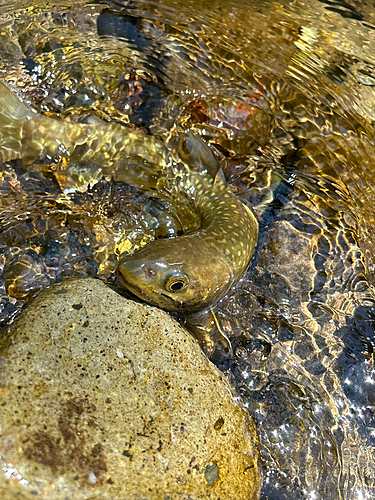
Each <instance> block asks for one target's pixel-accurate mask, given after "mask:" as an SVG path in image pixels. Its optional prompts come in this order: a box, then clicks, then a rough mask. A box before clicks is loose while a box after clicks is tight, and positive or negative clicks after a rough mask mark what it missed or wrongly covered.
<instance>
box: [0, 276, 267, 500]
mask: <svg viewBox="0 0 375 500" xmlns="http://www.w3.org/2000/svg"><path fill="white" fill-rule="evenodd" d="M0 354H1V357H0V359H1V365H2V374H1V378H0V398H1V408H2V409H1V412H0V429H1V434H0V457H1V459H0V461H1V468H2V469H3V471H5V473H4V472H3V473H2V475H1V476H0V496H1V498H2V499H3V500H21V499H22V500H25V499H34V498H35V495H37V498H40V499H48V500H60V499H61V500H63V499H64V500H67V499H74V500H86V499H87V500H88V499H90V500H91V499H95V498H100V499H103V500H107V499H108V500H112V499H113V500H114V499H116V500H117V499H120V498H124V499H125V498H126V499H127V500H132V499H134V500H135V499H140V498H142V499H150V500H154V499H155V500H156V499H163V500H164V499H165V498H169V499H171V500H172V499H191V500H193V499H196V500H198V499H200V500H203V499H207V500H209V499H212V500H213V499H215V500H216V499H218V498H220V499H223V500H224V499H225V500H230V499H233V500H234V499H236V500H241V499H244V500H245V499H246V500H251V499H254V500H255V499H258V498H259V491H260V482H261V481H260V474H259V469H258V451H257V444H256V442H257V438H256V432H255V428H254V424H253V422H252V420H251V418H250V417H249V416H248V414H247V412H246V411H245V410H244V409H243V408H241V407H240V406H239V405H237V403H236V402H235V400H234V395H233V393H232V390H231V388H230V386H229V385H228V383H227V382H226V381H225V380H224V379H223V377H222V375H221V374H220V372H219V370H217V369H216V368H215V367H214V366H213V365H212V364H211V363H210V362H209V361H208V360H207V359H206V358H205V356H204V355H203V354H202V352H201V351H200V348H199V346H198V343H197V342H196V341H195V340H194V339H193V338H192V337H191V336H190V335H189V334H188V333H187V332H186V331H185V330H183V329H182V328H181V327H180V326H179V325H178V324H177V323H176V322H175V321H174V320H173V319H172V318H170V317H169V316H168V315H167V314H166V313H164V312H163V311H160V310H156V309H153V308H151V307H149V306H143V305H140V304H136V303H134V302H131V301H129V300H127V299H125V298H123V297H121V296H119V295H118V294H116V293H115V292H114V291H113V290H111V289H109V288H108V287H106V286H105V285H104V284H103V283H102V282H101V281H99V280H94V279H80V280H71V281H66V282H64V283H62V284H59V285H55V286H53V287H51V288H49V289H48V290H46V291H45V292H43V293H41V294H40V295H39V296H38V297H37V298H36V300H35V301H34V302H33V303H32V304H31V305H30V306H29V308H28V310H26V312H25V313H24V315H23V316H21V317H20V319H19V320H18V322H17V323H16V324H15V326H13V327H12V328H11V329H10V330H9V331H8V333H7V334H6V335H5V336H4V337H3V339H2V341H1V349H0Z"/></svg>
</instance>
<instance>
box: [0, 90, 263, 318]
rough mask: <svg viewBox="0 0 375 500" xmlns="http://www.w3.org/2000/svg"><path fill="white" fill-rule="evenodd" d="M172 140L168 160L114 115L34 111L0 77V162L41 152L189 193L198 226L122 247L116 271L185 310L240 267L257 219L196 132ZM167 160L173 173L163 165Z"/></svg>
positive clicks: (133, 287)
mask: <svg viewBox="0 0 375 500" xmlns="http://www.w3.org/2000/svg"><path fill="white" fill-rule="evenodd" d="M177 144H178V145H179V148H178V151H177V153H176V154H177V157H178V158H177V161H172V162H168V155H167V149H166V147H165V145H164V144H163V143H162V142H161V141H159V140H158V139H156V138H154V137H152V136H146V135H144V134H143V133H142V132H141V131H138V130H134V129H131V128H127V127H124V126H122V125H120V124H117V123H113V124H108V123H105V122H101V123H95V124H83V123H72V122H68V121H63V120H57V119H52V118H48V117H45V116H42V115H39V114H37V113H35V112H34V111H32V110H31V109H30V108H29V107H28V106H27V105H26V104H25V103H23V102H22V101H21V100H19V99H18V97H17V96H16V95H15V94H14V93H13V92H12V91H11V90H10V89H9V88H8V87H7V86H6V85H4V84H2V83H0V161H1V162H5V161H8V160H11V159H17V158H18V159H22V160H23V162H24V163H25V164H28V163H32V162H34V161H35V160H36V159H38V158H43V157H46V156H49V157H51V158H52V157H61V156H62V157H66V158H68V159H70V160H73V161H80V162H82V161H91V162H93V163H94V164H96V165H98V166H99V167H100V168H101V169H102V172H103V174H106V175H107V174H111V175H112V176H113V178H114V180H118V181H125V182H127V183H129V184H133V185H135V186H136V187H140V188H142V189H144V190H147V191H151V192H152V193H153V194H154V195H155V196H160V197H163V198H167V199H168V197H169V198H170V196H171V193H172V191H173V188H172V184H174V186H175V187H176V186H177V192H178V193H179V194H180V195H181V197H179V198H178V199H175V200H174V202H176V201H177V202H178V201H179V200H180V199H182V200H184V199H188V200H189V204H190V205H191V207H192V208H193V209H194V211H195V212H196V213H197V215H198V220H199V228H198V229H196V230H194V231H192V232H189V231H187V233H186V234H184V235H182V236H179V237H176V238H168V239H160V240H155V241H153V242H151V243H149V244H148V245H146V246H145V247H143V248H141V249H140V250H138V251H136V252H135V253H134V254H131V255H128V254H123V255H122V256H121V257H120V261H119V266H118V276H119V280H120V282H121V283H122V284H123V285H124V286H125V287H127V288H128V289H129V290H130V291H131V292H133V293H134V294H135V295H137V296H138V297H140V298H142V299H144V300H145V301H147V302H149V303H150V304H153V305H157V306H159V307H162V308H163V309H166V310H169V311H179V312H191V311H198V310H201V309H204V308H205V307H207V306H209V305H211V304H213V303H214V302H215V301H216V300H218V299H219V298H220V297H221V296H223V295H224V294H225V293H226V292H227V291H228V289H229V288H230V287H231V286H232V285H233V284H234V283H235V282H236V281H237V280H238V278H239V277H240V276H241V275H242V274H243V272H244V271H245V269H246V267H247V266H248V264H249V262H250V260H251V258H252V256H253V253H254V249H255V246H256V243H257V238H258V223H257V220H256V218H255V216H254V214H253V213H252V212H251V211H250V210H249V209H248V208H247V207H245V205H243V204H242V203H241V202H240V201H239V200H238V199H237V198H236V196H235V195H234V194H233V193H232V192H231V191H230V189H229V188H228V186H227V185H226V183H225V181H224V180H223V179H222V177H221V175H220V174H221V171H220V169H219V168H218V164H217V162H216V160H215V157H214V155H213V153H212V151H211V150H210V148H209V147H208V146H207V145H206V144H205V143H204V141H203V140H201V139H199V138H198V137H196V136H194V135H193V134H191V133H187V134H182V140H180V141H177ZM184 159H185V160H186V161H188V162H189V163H190V164H187V163H185V161H184ZM168 164H169V167H168ZM171 165H175V167H174V168H175V172H176V176H175V178H173V179H171V176H170V174H169V178H168V173H167V171H168V168H169V169H172V166H171ZM176 165H177V166H176ZM181 210H182V211H184V210H185V207H181Z"/></svg>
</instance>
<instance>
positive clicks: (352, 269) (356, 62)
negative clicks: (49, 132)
mask: <svg viewBox="0 0 375 500" xmlns="http://www.w3.org/2000/svg"><path fill="white" fill-rule="evenodd" d="M0 80H3V81H5V82H7V83H8V84H10V85H13V86H14V87H15V88H16V89H17V92H18V95H19V96H20V97H21V98H22V99H24V100H25V101H26V102H28V103H29V104H30V105H31V106H32V107H33V109H35V110H36V111H38V112H40V113H42V114H45V115H47V116H51V117H56V118H60V119H67V120H72V121H84V122H85V121H88V120H93V119H96V118H100V119H102V120H109V121H117V122H120V123H123V124H127V125H128V126H132V127H137V128H140V129H142V130H144V131H145V133H147V134H153V135H155V136H157V137H158V138H160V139H162V140H163V141H166V140H167V138H168V137H169V134H170V132H171V130H174V129H176V128H179V127H180V128H182V129H191V130H193V131H194V132H195V133H197V134H200V135H201V136H202V137H203V138H204V139H205V140H206V141H207V142H208V143H210V144H211V146H212V148H213V149H214V151H215V152H216V154H217V156H218V158H219V159H220V161H221V163H222V165H223V169H224V173H225V176H226V178H227V180H228V182H229V184H230V185H231V186H232V188H233V190H234V191H235V192H236V193H237V194H238V196H239V197H240V198H241V199H242V200H243V201H244V203H247V204H249V205H250V206H252V207H253V208H254V210H255V211H256V212H257V213H258V214H259V219H260V226H261V233H260V238H259V243H258V248H257V251H256V255H255V258H254V260H253V262H252V264H251V266H250V269H249V271H248V272H247V273H246V274H245V276H244V277H243V279H242V280H241V281H240V282H239V283H238V284H237V286H236V287H235V289H234V290H232V291H231V292H230V293H229V295H228V296H227V297H225V298H224V299H223V300H222V301H221V302H220V304H219V305H218V306H217V308H216V315H217V319H218V322H219V323H220V328H221V329H222V333H223V334H224V336H223V335H221V336H220V335H216V336H214V337H213V339H211V340H210V342H208V341H207V342H206V344H205V346H204V348H205V349H206V352H207V354H208V355H209V357H210V358H211V359H212V361H213V362H214V363H216V364H217V366H219V368H221V369H222V370H223V372H225V374H226V375H227V376H228V378H230V379H231V381H232V382H233V383H234V384H235V386H236V388H237V389H238V392H239V398H241V399H242V401H243V402H244V403H245V405H246V406H247V408H248V409H249V412H250V413H251V415H252V416H253V417H254V419H255V421H256V423H257V426H258V430H259V436H260V447H261V456H262V461H263V467H264V486H263V490H262V500H266V499H269V500H284V499H285V500H286V499H288V500H290V499H293V500H300V499H301V500H302V499H311V500H313V499H314V500H337V499H346V500H363V499H371V498H375V462H374V459H375V457H374V446H375V419H374V405H375V392H374V371H373V361H374V352H373V349H374V343H375V333H374V328H375V323H374V322H375V293H374V290H373V282H374V266H375V263H374V258H375V229H374V219H375V217H374V207H375V183H374V181H373V179H374V174H375V159H374V158H375V146H374V123H375V104H374V102H375V101H374V96H375V9H374V7H373V5H372V3H371V2H369V1H368V2H366V1H361V2H358V1H356V0H348V2H344V1H340V0H336V1H334V0H326V1H322V0H321V1H319V0H307V1H305V2H303V1H299V0H294V1H293V0H290V1H287V0H285V1H280V2H273V1H264V0H263V1H260V0H259V1H250V0H249V1H241V2H239V1H238V0H226V1H225V2H224V1H223V0H217V1H205V2H198V1H196V0H184V1H180V2H178V1H173V0H160V1H157V0H155V1H151V0H150V1H147V0H139V1H138V0H137V1H129V2H127V1H125V0H120V1H98V2H93V3H85V2H82V1H80V0H77V1H76V2H74V6H73V5H72V3H71V2H68V1H58V0H55V1H51V2H39V1H33V2H30V1H29V2H27V1H24V0H20V1H12V2H9V1H8V0H7V1H6V2H5V0H0ZM62 163H63V160H61V159H59V158H54V159H48V158H47V159H44V160H43V161H40V162H38V163H35V164H33V165H32V166H31V167H28V168H27V169H26V168H25V166H24V165H23V164H22V162H20V161H12V162H9V163H6V164H3V165H2V166H1V172H0V264H1V275H0V298H1V302H0V319H1V323H2V324H3V325H7V324H9V322H11V321H13V320H14V318H16V317H17V315H18V314H20V312H21V311H22V309H23V307H24V306H25V305H26V304H27V303H28V301H29V300H30V299H31V298H32V297H33V296H35V294H37V293H38V291H40V290H42V289H44V288H45V287H47V286H48V285H50V284H52V283H55V282H58V281H61V280H63V279H65V278H68V277H84V276H98V277H101V278H102V279H104V280H105V281H107V282H109V283H111V284H114V283H115V280H116V276H115V269H116V265H117V259H118V255H120V254H121V253H122V252H124V251H132V250H134V249H136V248H138V247H139V246H141V245H143V244H146V243H147V242H149V241H151V240H152V239H154V238H155V237H160V236H163V237H165V236H176V235H178V234H180V233H181V231H182V230H183V228H184V220H183V217H182V216H181V213H182V212H184V211H183V210H181V206H179V205H178V203H176V205H173V204H171V203H170V202H168V201H166V200H158V199H156V198H152V197H150V196H149V195H148V194H147V193H142V192H141V191H138V190H137V189H135V188H132V187H131V186H128V185H127V184H124V183H115V182H113V181H112V180H111V179H110V178H109V177H106V178H104V179H102V180H100V181H99V182H96V181H97V180H98V179H96V178H95V176H94V174H93V172H94V171H93V170H92V166H90V165H77V171H79V172H80V173H82V171H84V169H85V168H86V169H87V176H86V177H85V179H86V180H87V179H88V180H87V182H84V180H83V181H82V179H81V178H79V177H78V175H77V179H75V181H76V187H78V189H76V190H72V189H71V185H69V186H70V187H69V188H67V185H66V177H65V176H64V175H62V174H61V172H63V171H64V165H62ZM70 166H71V165H70ZM90 176H91V177H90ZM90 180H91V183H90V182H88V181H90ZM183 203H185V202H184V200H181V204H183ZM225 337H226V339H227V340H226V339H225Z"/></svg>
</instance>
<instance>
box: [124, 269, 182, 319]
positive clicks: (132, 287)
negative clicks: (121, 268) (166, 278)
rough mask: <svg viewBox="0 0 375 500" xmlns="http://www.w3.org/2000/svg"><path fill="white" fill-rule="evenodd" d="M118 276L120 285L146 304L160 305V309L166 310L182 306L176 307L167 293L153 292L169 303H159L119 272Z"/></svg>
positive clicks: (173, 309)
mask: <svg viewBox="0 0 375 500" xmlns="http://www.w3.org/2000/svg"><path fill="white" fill-rule="evenodd" d="M118 278H119V281H120V283H121V285H122V286H124V287H125V288H126V289H127V290H129V291H130V292H131V293H132V294H133V295H135V296H136V297H138V298H139V299H141V300H143V301H144V302H147V303H148V304H151V305H153V306H157V307H160V308H162V309H166V310H167V311H177V310H182V308H178V307H177V306H176V303H175V301H174V300H173V299H171V297H169V296H168V295H166V294H164V293H162V292H161V293H158V294H155V295H157V296H158V297H162V299H163V301H164V302H165V299H167V300H166V301H167V302H168V303H169V304H170V305H160V302H158V301H157V300H156V299H154V298H152V297H151V296H150V295H148V294H147V293H145V292H144V291H143V290H142V289H141V288H139V287H138V286H137V285H134V284H133V283H131V282H130V281H128V280H127V279H126V278H125V277H124V275H123V274H122V273H121V272H119V273H118Z"/></svg>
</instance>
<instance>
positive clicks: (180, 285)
mask: <svg viewBox="0 0 375 500" xmlns="http://www.w3.org/2000/svg"><path fill="white" fill-rule="evenodd" d="M188 284H189V278H188V277H187V276H186V274H175V275H173V276H171V277H170V278H168V280H167V282H166V284H165V288H166V289H167V290H168V292H181V291H182V290H184V289H185V288H186V287H187V286H188Z"/></svg>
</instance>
